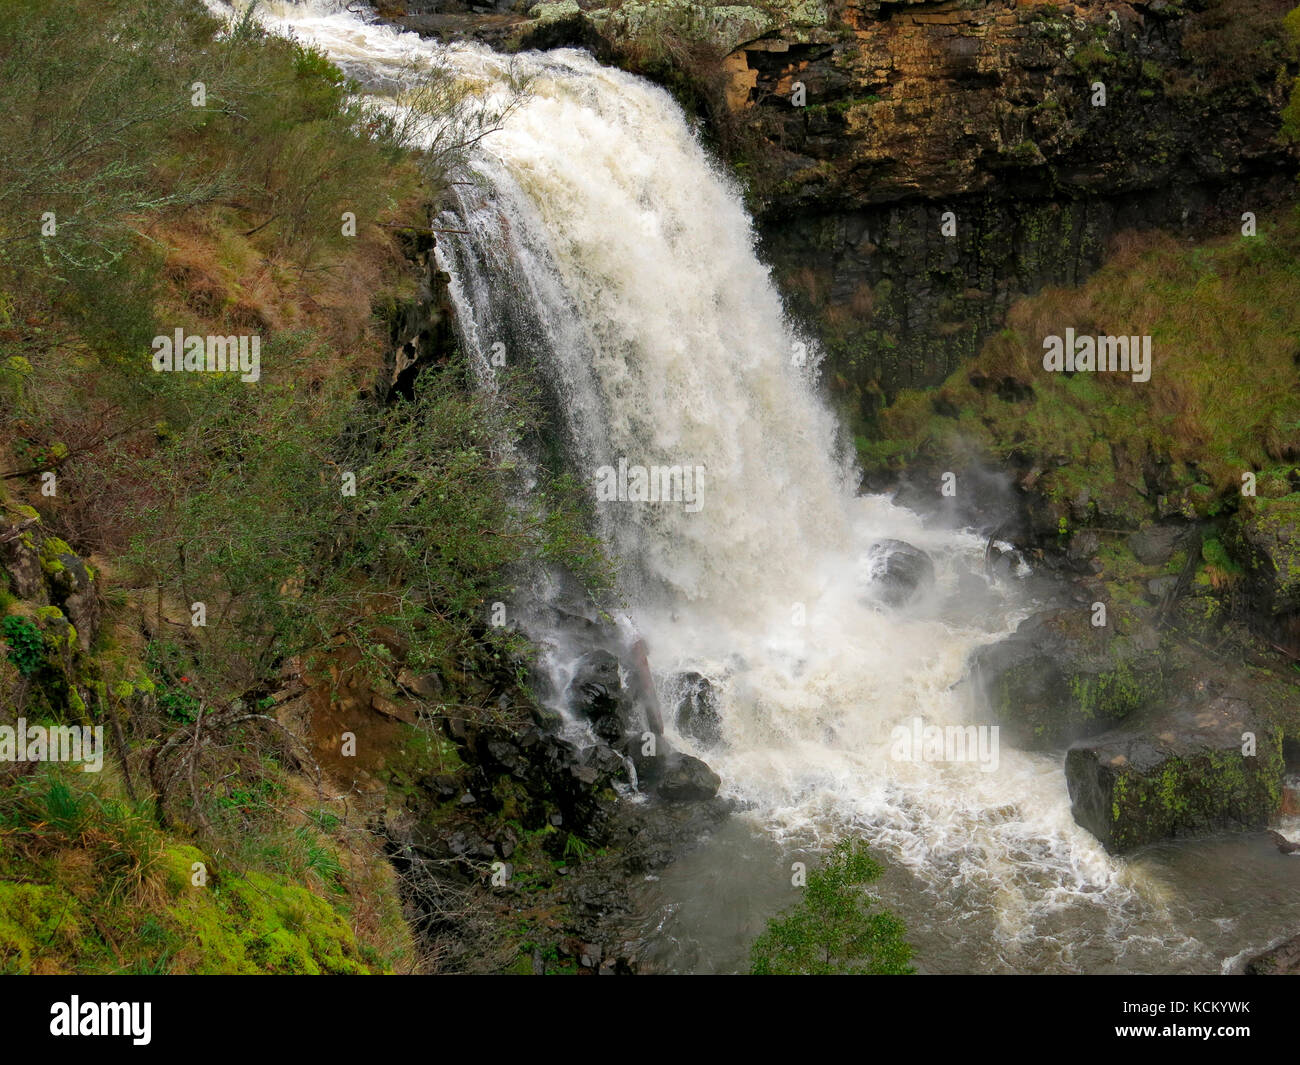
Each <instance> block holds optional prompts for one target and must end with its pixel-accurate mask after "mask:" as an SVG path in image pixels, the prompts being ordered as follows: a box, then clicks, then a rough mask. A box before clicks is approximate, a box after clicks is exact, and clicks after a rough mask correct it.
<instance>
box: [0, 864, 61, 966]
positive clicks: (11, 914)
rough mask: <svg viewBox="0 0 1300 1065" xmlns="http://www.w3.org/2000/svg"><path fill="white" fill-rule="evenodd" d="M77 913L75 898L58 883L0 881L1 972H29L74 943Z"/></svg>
mask: <svg viewBox="0 0 1300 1065" xmlns="http://www.w3.org/2000/svg"><path fill="white" fill-rule="evenodd" d="M77 913H78V906H77V904H76V900H75V899H73V898H72V897H71V896H69V895H68V894H67V893H66V892H64V891H62V890H61V889H59V888H57V887H52V886H49V885H44V884H13V883H8V882H5V881H0V973H9V974H15V973H30V972H32V971H33V970H34V969H36V968H38V967H39V966H38V962H39V961H40V959H41V958H42V957H46V956H48V955H49V954H50V953H51V951H56V952H57V951H59V950H62V949H63V948H65V947H67V946H70V945H71V944H73V943H75V942H76V939H77V936H78V935H79V934H80V931H81V927H80V926H81V922H80V920H79V918H78V916H77ZM44 971H48V970H44Z"/></svg>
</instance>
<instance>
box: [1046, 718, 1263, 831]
mask: <svg viewBox="0 0 1300 1065" xmlns="http://www.w3.org/2000/svg"><path fill="white" fill-rule="evenodd" d="M1284 770H1285V766H1284V763H1283V759H1282V737H1281V735H1280V733H1279V732H1278V731H1277V730H1276V729H1274V728H1273V727H1272V726H1271V725H1268V724H1266V723H1265V722H1263V721H1261V720H1260V719H1259V718H1257V717H1256V715H1255V713H1254V712H1253V711H1252V710H1251V708H1250V706H1249V704H1247V703H1246V702H1245V701H1244V700H1242V699H1234V698H1228V697H1224V696H1219V697H1215V698H1209V697H1205V696H1199V697H1198V696H1193V697H1189V698H1187V699H1185V700H1184V701H1183V702H1181V703H1179V704H1177V705H1174V706H1172V707H1170V708H1168V709H1166V710H1163V711H1159V712H1155V713H1152V714H1150V715H1143V716H1142V718H1141V720H1135V721H1132V722H1126V723H1125V724H1124V725H1123V726H1121V727H1119V728H1117V729H1114V730H1112V731H1110V732H1107V733H1106V734H1104V735H1102V736H1097V737H1094V738H1093V739H1090V740H1084V741H1081V742H1079V743H1076V744H1075V745H1074V746H1073V747H1071V748H1070V751H1069V753H1068V754H1067V755H1066V759H1065V779H1066V784H1067V786H1068V787H1069V790H1070V803H1071V805H1072V808H1073V811H1074V819H1075V821H1077V822H1078V823H1079V824H1080V825H1082V826H1083V827H1084V828H1086V829H1087V830H1088V831H1089V832H1091V833H1092V834H1093V835H1094V836H1096V837H1097V838H1098V839H1099V840H1101V842H1102V844H1103V845H1104V846H1105V847H1106V849H1107V850H1108V851H1110V852H1112V853H1116V854H1118V853H1122V852H1124V851H1129V850H1132V849H1133V848H1135V847H1140V846H1142V845H1144V844H1147V843H1153V842H1155V841H1157V840H1163V839H1175V838H1181V837H1184V836H1191V835H1199V834H1202V833H1206V832H1211V831H1215V830H1217V829H1224V828H1237V829H1262V828H1263V827H1264V826H1265V825H1266V824H1267V823H1268V820H1269V817H1270V816H1272V815H1273V814H1274V813H1275V812H1276V811H1277V809H1278V808H1279V806H1280V804H1281V797H1282V777H1283V774H1284Z"/></svg>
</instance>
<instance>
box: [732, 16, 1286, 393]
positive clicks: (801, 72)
mask: <svg viewBox="0 0 1300 1065" xmlns="http://www.w3.org/2000/svg"><path fill="white" fill-rule="evenodd" d="M1202 6H1203V10H1195V9H1193V7H1192V6H1191V5H1174V4H1165V3H1160V2H1156V3H1151V4H1136V5H1128V4H1109V3H1078V4H1065V5H1060V6H1053V5H1047V4H1039V3H1023V2H1022V3H1016V2H1014V0H1002V2H998V0H994V2H988V3H980V4H964V3H957V2H946V3H921V2H918V3H910V4H864V5H860V6H854V5H848V6H846V7H844V8H843V9H842V10H841V11H839V12H838V13H836V14H831V15H830V16H828V24H833V20H834V19H835V18H836V17H838V18H840V19H842V20H843V23H844V24H845V25H846V26H848V27H850V28H851V33H852V36H851V37H848V36H847V34H846V33H845V32H844V31H843V30H840V31H836V33H835V34H834V36H836V37H837V38H838V39H834V40H828V39H827V38H828V37H829V36H832V31H831V30H830V29H829V28H824V29H819V30H817V31H809V32H808V34H807V36H809V37H810V38H811V39H810V40H808V41H807V42H806V43H801V42H798V41H795V40H790V39H788V38H774V39H765V40H760V41H756V42H753V43H752V44H750V45H747V46H745V47H743V48H741V49H740V50H739V51H738V52H737V53H733V54H732V56H731V57H729V60H728V63H729V67H730V69H731V70H732V71H734V74H733V77H732V82H731V84H732V85H735V84H737V83H738V82H740V83H743V81H744V80H746V79H748V80H752V82H753V85H752V87H751V88H749V89H748V91H747V92H746V93H745V94H744V99H743V100H741V98H740V94H739V93H733V96H732V99H733V100H736V101H737V103H738V105H739V106H740V107H741V108H744V109H746V110H747V111H748V112H753V113H754V117H753V119H752V120H751V121H752V123H753V128H754V129H756V130H758V131H760V132H761V136H762V140H763V142H765V143H767V144H770V145H772V146H773V148H774V149H775V153H776V155H775V165H776V166H777V167H778V175H777V179H776V181H775V183H774V184H773V183H772V182H771V181H770V180H769V182H768V183H767V186H766V187H767V188H770V189H772V191H770V192H767V193H765V195H764V200H763V203H762V205H761V207H760V219H761V226H762V232H763V235H764V238H765V243H766V247H767V252H768V255H769V257H770V258H771V260H772V261H773V262H774V263H775V264H776V266H777V268H778V271H779V273H780V274H781V275H782V276H783V278H784V279H785V281H786V284H787V287H788V289H789V290H790V291H791V292H792V293H793V294H794V295H795V305H796V307H798V308H799V309H801V310H803V311H804V312H805V313H808V314H811V315H812V316H814V317H815V318H816V319H817V320H818V322H819V324H820V325H821V327H822V331H823V333H824V335H825V336H826V338H827V343H828V346H829V348H830V353H831V357H832V362H831V365H832V368H833V370H834V371H835V373H836V375H837V376H836V377H835V378H833V381H834V383H835V384H836V385H837V386H838V388H839V390H840V393H841V396H842V397H843V398H844V399H846V400H848V401H849V403H850V405H851V407H852V408H855V412H856V413H858V414H860V415H863V416H870V415H871V414H872V413H873V412H874V409H875V406H876V404H878V403H879V401H880V398H881V396H880V393H881V392H883V393H884V394H885V395H892V393H893V392H894V391H895V390H897V389H898V388H900V387H915V386H921V385H927V384H933V383H935V382H937V381H939V380H942V379H943V378H944V377H946V376H947V375H948V374H949V373H951V372H952V371H953V370H954V369H956V367H957V366H958V365H959V363H960V362H961V361H962V360H963V359H964V358H966V357H967V356H969V355H971V354H973V353H974V352H975V350H977V347H978V345H979V343H980V342H981V341H982V340H983V339H984V337H985V336H986V335H987V334H988V332H989V331H990V330H991V329H993V328H995V327H996V326H997V325H998V323H999V322H1000V321H1001V319H1002V316H1003V314H1004V313H1005V310H1006V308H1007V306H1008V305H1009V304H1010V303H1011V301H1012V300H1014V299H1015V298H1016V297H1018V296H1019V295H1021V294H1023V293H1027V292H1033V291H1035V290H1037V289H1038V288H1040V287H1042V286H1043V285H1045V284H1075V283H1078V282H1079V281H1081V280H1082V279H1083V278H1084V277H1086V276H1087V274H1088V273H1090V272H1091V271H1092V270H1093V269H1095V267H1096V266H1097V265H1099V263H1100V261H1101V259H1102V257H1103V253H1104V249H1105V244H1106V241H1107V239H1108V238H1109V237H1110V236H1111V235H1112V234H1114V233H1115V232H1117V231H1119V230H1121V229H1125V228H1130V227H1139V228H1140V227H1145V226H1162V227H1171V228H1174V229H1176V230H1179V231H1182V232H1186V233H1198V232H1207V231H1208V232H1231V231H1233V230H1235V229H1237V228H1238V227H1239V226H1240V225H1241V216H1242V214H1243V213H1245V212H1246V211H1254V212H1258V211H1259V210H1261V209H1262V208H1263V207H1265V206H1266V205H1267V204H1268V203H1269V202H1270V201H1271V200H1273V199H1274V198H1276V197H1277V196H1278V195H1279V194H1280V193H1281V192H1282V191H1283V190H1284V189H1285V188H1287V186H1288V185H1289V182H1288V181H1287V180H1286V179H1285V178H1284V177H1283V173H1284V171H1285V170H1286V169H1287V167H1288V165H1289V163H1288V160H1287V157H1286V154H1285V152H1284V150H1283V149H1282V148H1281V147H1280V146H1279V144H1278V142H1277V131H1278V126H1279V119H1278V117H1277V116H1278V112H1279V109H1280V107H1281V106H1282V104H1283V102H1284V99H1285V91H1284V90H1285V85H1286V84H1287V83H1288V82H1287V79H1286V78H1285V77H1279V71H1280V70H1281V68H1282V65H1283V64H1282V60H1281V50H1280V48H1279V47H1278V45H1277V44H1276V43H1275V42H1276V40H1277V39H1278V37H1279V36H1280V34H1279V32H1278V30H1277V28H1276V27H1277V23H1278V20H1279V19H1280V17H1281V15H1282V14H1283V13H1285V11H1286V10H1287V9H1288V8H1289V7H1290V6H1291V5H1290V4H1289V2H1287V0H1283V2H1281V3H1270V2H1265V3H1262V4H1259V5H1253V6H1254V7H1255V10H1253V11H1251V12H1247V11H1245V10H1244V9H1245V8H1246V6H1247V5H1240V4H1229V3H1211V4H1210V5H1209V6H1208V7H1206V6H1204V5H1202ZM785 45H788V47H783V46H785ZM742 55H743V57H744V58H743V67H742V65H741V60H740V56H742ZM795 82H802V83H803V85H804V91H805V93H806V100H807V103H806V106H804V107H803V108H796V107H794V106H792V105H791V102H790V100H791V94H792V93H793V91H794V88H793V86H794V83H795ZM1103 101H1104V103H1103ZM769 165H770V164H769ZM945 212H951V214H948V215H946V214H945ZM945 221H946V222H947V223H948V224H947V225H946V226H945Z"/></svg>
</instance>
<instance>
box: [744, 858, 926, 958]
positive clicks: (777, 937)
mask: <svg viewBox="0 0 1300 1065" xmlns="http://www.w3.org/2000/svg"><path fill="white" fill-rule="evenodd" d="M883 871H884V870H883V869H882V867H881V866H880V865H879V863H877V862H876V861H875V860H874V859H872V858H871V856H870V855H869V854H868V853H867V851H866V849H865V848H859V847H858V846H856V845H855V844H854V842H853V841H852V840H845V841H843V842H841V843H838V844H837V845H836V846H835V848H834V849H833V850H832V851H831V853H830V856H829V857H828V858H827V860H826V862H825V863H824V864H823V865H822V866H821V868H819V869H816V870H814V871H813V872H811V873H809V874H808V884H807V886H806V887H805V889H804V897H803V900H802V901H801V902H800V903H799V905H797V906H795V907H793V908H791V909H789V910H787V911H785V913H783V914H782V915H781V916H780V917H774V918H772V919H771V920H770V921H768V925H767V931H766V932H764V933H763V934H762V935H760V936H759V937H758V939H756V940H755V941H754V944H753V947H752V948H751V954H750V957H751V963H752V964H751V969H750V972H751V973H752V974H753V975H755V976H834V975H843V976H860V975H868V974H875V975H906V974H910V973H912V972H914V971H915V970H913V969H912V967H911V966H910V965H908V962H909V961H910V960H911V957H912V948H911V947H910V946H909V945H908V944H907V942H906V941H905V940H904V939H903V935H904V928H903V923H902V922H901V921H900V920H899V919H898V918H897V917H895V916H894V915H893V914H892V913H890V912H889V911H888V910H874V909H873V907H874V906H875V904H876V903H877V901H878V900H877V899H876V898H875V896H873V895H871V894H869V893H867V892H864V891H863V890H862V885H863V884H869V883H871V882H872V881H873V880H876V879H877V878H879V876H880V875H881V873H882V872H883Z"/></svg>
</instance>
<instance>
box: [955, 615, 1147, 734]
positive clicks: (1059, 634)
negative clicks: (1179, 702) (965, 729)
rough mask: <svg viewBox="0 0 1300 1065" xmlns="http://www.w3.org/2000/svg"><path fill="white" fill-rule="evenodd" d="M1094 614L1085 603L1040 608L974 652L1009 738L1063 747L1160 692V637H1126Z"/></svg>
mask: <svg viewBox="0 0 1300 1065" xmlns="http://www.w3.org/2000/svg"><path fill="white" fill-rule="evenodd" d="M1092 617H1093V615H1092V612H1091V611H1090V610H1088V609H1086V608H1084V607H1072V608H1067V609H1061V610H1054V611H1048V612H1045V613H1042V614H1036V615H1034V616H1033V617H1032V618H1029V619H1028V620H1026V621H1025V622H1023V623H1022V624H1021V625H1020V627H1019V628H1018V629H1017V630H1016V632H1015V634H1014V635H1013V636H1012V637H1011V638H1010V639H1007V640H1004V641H1002V642H1001V643H998V644H994V645H992V646H990V647H985V648H981V649H980V650H979V651H978V652H977V653H976V655H975V658H974V660H973V665H974V668H975V672H976V675H977V677H979V678H980V680H981V681H982V683H983V685H984V689H985V692H986V694H987V696H988V699H989V703H990V707H991V709H992V711H993V713H994V715H995V716H996V718H997V720H998V722H999V724H1000V725H1001V726H1002V727H1003V728H1004V729H1005V730H1006V736H1007V738H1008V739H1009V740H1011V742H1012V743H1015V744H1016V745H1017V746H1020V747H1025V748H1028V749H1032V750H1042V749H1047V748H1052V747H1060V746H1063V745H1065V744H1066V743H1069V742H1070V741H1071V740H1074V739H1077V738H1080V737H1083V736H1090V735H1095V734H1096V733H1098V732H1104V731H1105V730H1106V729H1108V728H1110V727H1111V726H1113V725H1115V724H1116V723H1117V722H1119V721H1122V720H1123V719H1124V718H1126V717H1128V716H1129V715H1130V714H1132V713H1133V712H1135V711H1137V710H1140V709H1141V708H1143V707H1144V706H1146V705H1148V704H1149V703H1151V702H1152V701H1153V700H1155V699H1157V698H1158V697H1159V696H1160V695H1161V693H1162V692H1163V690H1164V671H1163V668H1162V659H1161V655H1160V653H1159V638H1158V636H1156V634H1155V633H1154V632H1151V631H1149V630H1146V629H1139V630H1138V631H1137V632H1135V633H1133V634H1130V635H1121V634H1119V633H1117V632H1116V631H1115V630H1114V628H1112V627H1109V626H1102V627H1094V626H1093V625H1092Z"/></svg>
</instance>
